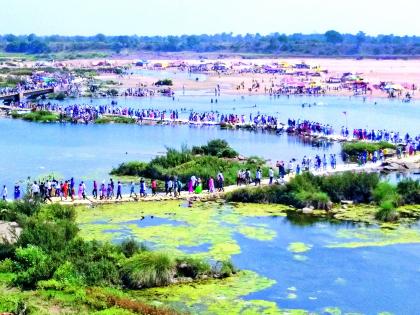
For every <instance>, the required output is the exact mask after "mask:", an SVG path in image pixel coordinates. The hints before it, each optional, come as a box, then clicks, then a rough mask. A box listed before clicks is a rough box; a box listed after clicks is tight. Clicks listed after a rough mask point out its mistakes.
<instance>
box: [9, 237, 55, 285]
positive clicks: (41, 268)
mask: <svg viewBox="0 0 420 315" xmlns="http://www.w3.org/2000/svg"><path fill="white" fill-rule="evenodd" d="M15 269H16V270H17V273H16V276H15V278H14V279H13V282H14V284H15V285H17V286H20V287H22V288H25V289H29V288H35V285H36V283H37V282H38V281H40V280H46V279H49V278H50V277H51V274H52V271H53V266H52V261H51V258H50V257H49V256H48V255H47V254H46V253H45V252H44V251H43V250H42V249H41V248H39V247H37V246H33V245H29V246H28V247H26V248H22V247H19V248H18V249H16V258H15Z"/></svg>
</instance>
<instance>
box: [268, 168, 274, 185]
mask: <svg viewBox="0 0 420 315" xmlns="http://www.w3.org/2000/svg"><path fill="white" fill-rule="evenodd" d="M268 177H269V178H270V181H269V182H268V184H269V185H272V184H273V179H274V171H273V168H272V167H270V169H269V170H268Z"/></svg>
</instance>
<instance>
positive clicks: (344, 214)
mask: <svg viewBox="0 0 420 315" xmlns="http://www.w3.org/2000/svg"><path fill="white" fill-rule="evenodd" d="M377 210H378V208H377V207H376V206H371V205H349V206H348V207H347V209H345V208H335V209H333V213H334V215H333V216H334V218H335V219H337V220H341V221H351V222H364V223H369V224H374V223H376V222H377V220H376V219H375V213H376V212H377Z"/></svg>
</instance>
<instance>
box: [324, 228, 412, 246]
mask: <svg viewBox="0 0 420 315" xmlns="http://www.w3.org/2000/svg"><path fill="white" fill-rule="evenodd" d="M337 238H339V239H340V238H341V239H348V240H350V241H348V242H335V243H332V244H328V245H327V246H326V247H329V248H358V247H369V246H389V245H395V244H410V243H420V232H419V231H418V230H414V229H411V228H409V227H403V226H399V227H397V228H395V229H380V228H367V227H361V228H358V229H340V230H338V231H337Z"/></svg>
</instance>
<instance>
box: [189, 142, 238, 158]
mask: <svg viewBox="0 0 420 315" xmlns="http://www.w3.org/2000/svg"><path fill="white" fill-rule="evenodd" d="M192 154H203V155H211V156H217V157H223V158H235V157H237V156H238V152H236V151H235V150H234V149H232V148H231V147H230V146H229V144H228V143H227V142H226V140H222V139H214V140H210V141H209V142H208V143H207V144H206V145H203V146H194V147H193V148H192Z"/></svg>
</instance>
